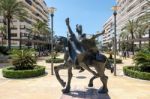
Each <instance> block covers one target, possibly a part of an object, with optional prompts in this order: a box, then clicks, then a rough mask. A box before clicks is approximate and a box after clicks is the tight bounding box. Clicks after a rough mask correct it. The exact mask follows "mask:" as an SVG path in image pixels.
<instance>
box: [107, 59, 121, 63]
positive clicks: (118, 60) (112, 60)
mask: <svg viewBox="0 0 150 99" xmlns="http://www.w3.org/2000/svg"><path fill="white" fill-rule="evenodd" d="M109 61H110V62H111V63H114V59H109ZM116 63H117V64H121V63H122V59H116Z"/></svg>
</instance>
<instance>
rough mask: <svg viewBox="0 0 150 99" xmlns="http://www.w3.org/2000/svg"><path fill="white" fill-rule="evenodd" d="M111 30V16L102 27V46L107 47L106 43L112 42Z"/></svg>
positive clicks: (112, 20) (112, 26)
mask: <svg viewBox="0 0 150 99" xmlns="http://www.w3.org/2000/svg"><path fill="white" fill-rule="evenodd" d="M113 28H114V19H113V16H111V17H110V18H109V19H108V20H107V21H106V22H105V24H104V25H103V29H104V31H105V33H104V34H103V40H102V44H103V45H107V44H108V43H110V42H112V37H113V32H114V30H113Z"/></svg>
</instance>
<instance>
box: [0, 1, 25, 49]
mask: <svg viewBox="0 0 150 99" xmlns="http://www.w3.org/2000/svg"><path fill="white" fill-rule="evenodd" d="M24 8H25V6H24V5H23V3H22V1H18V0H0V15H2V16H3V17H4V18H5V19H6V23H7V30H8V31H7V32H8V48H9V49H11V26H10V24H11V21H12V19H14V18H18V19H24V18H25V17H26V15H27V12H26V10H25V9H24Z"/></svg>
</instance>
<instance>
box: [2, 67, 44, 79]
mask: <svg viewBox="0 0 150 99" xmlns="http://www.w3.org/2000/svg"><path fill="white" fill-rule="evenodd" d="M2 73H3V76H4V77H6V78H29V77H36V76H40V75H43V74H45V67H43V66H35V68H34V69H31V70H16V69H15V67H6V68H4V69H3V70H2Z"/></svg>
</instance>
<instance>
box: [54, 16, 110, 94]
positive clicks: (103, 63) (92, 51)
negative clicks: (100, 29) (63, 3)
mask: <svg viewBox="0 0 150 99" xmlns="http://www.w3.org/2000/svg"><path fill="white" fill-rule="evenodd" d="M69 23H70V22H69V18H67V19H66V25H67V28H68V31H69V37H68V38H66V37H60V38H59V39H58V41H60V42H63V43H64V49H65V54H64V60H65V61H64V64H61V65H58V66H56V67H54V71H55V75H56V78H57V80H58V81H59V83H60V84H61V85H62V87H65V88H64V89H63V90H62V92H63V93H69V92H70V89H71V86H70V84H71V79H72V76H73V74H72V67H73V66H75V65H76V66H80V67H82V68H84V69H85V70H87V71H89V72H90V73H92V74H93V77H92V78H91V79H90V81H89V84H88V87H93V80H94V79H96V78H98V77H100V80H101V81H102V84H103V86H102V88H101V89H100V90H99V91H98V92H99V93H107V92H108V88H107V80H108V77H107V76H106V75H105V73H104V72H105V68H107V69H110V70H111V72H113V67H112V65H111V63H110V62H109V60H108V59H107V57H106V56H105V55H102V54H100V53H99V51H98V48H97V47H96V43H95V40H94V39H95V38H96V37H97V35H94V36H92V38H90V39H87V38H86V37H85V34H83V33H82V26H78V25H77V26H76V31H77V32H78V35H79V37H80V40H79V39H78V38H77V37H76V35H75V34H74V33H73V31H72V29H71V27H70V24H69ZM90 67H94V68H95V70H92V69H91V68H90ZM61 69H68V81H67V83H66V82H64V81H63V80H62V79H61V78H60V75H59V70H61Z"/></svg>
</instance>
